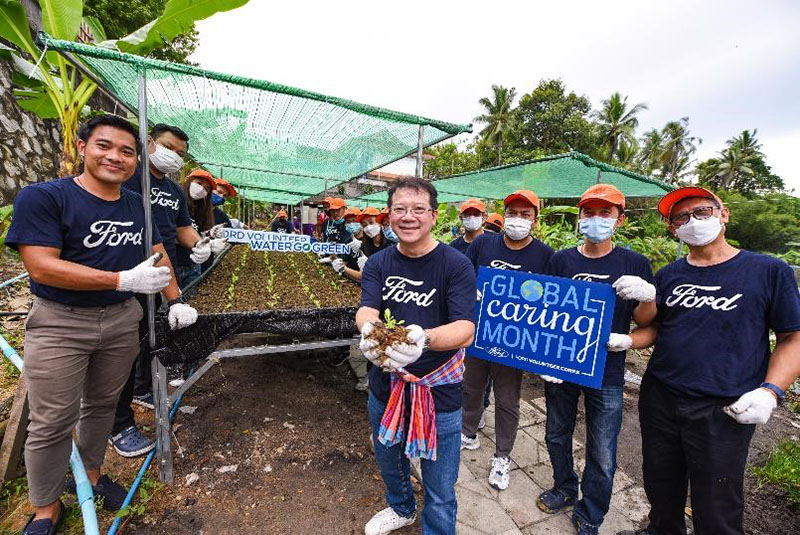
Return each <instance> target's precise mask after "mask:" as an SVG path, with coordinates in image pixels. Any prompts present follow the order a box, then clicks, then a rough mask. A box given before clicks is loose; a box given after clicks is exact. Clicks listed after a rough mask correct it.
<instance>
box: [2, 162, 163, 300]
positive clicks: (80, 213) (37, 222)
mask: <svg viewBox="0 0 800 535" xmlns="http://www.w3.org/2000/svg"><path fill="white" fill-rule="evenodd" d="M143 236H144V208H143V207H142V198H141V197H140V196H139V195H138V194H136V193H134V192H132V191H127V190H125V189H124V188H122V189H121V190H120V198H119V199H118V200H116V201H106V200H103V199H101V198H99V197H96V196H94V195H92V194H91V193H89V192H88V191H86V190H84V189H83V188H81V187H80V186H79V185H78V184H76V183H75V180H73V178H72V177H67V178H58V179H55V180H51V181H49V182H40V183H38V184H31V185H30V186H26V187H25V188H23V189H22V191H20V192H19V195H17V198H16V199H15V200H14V218H13V219H12V221H11V227H10V228H9V229H8V235H7V236H6V245H8V246H9V247H12V248H13V249H19V246H20V245H40V246H44V247H55V248H57V249H60V250H61V254H60V255H59V258H61V259H62V260H67V261H69V262H74V263H76V264H81V265H84V266H88V267H91V268H95V269H101V270H103V271H124V270H126V269H131V268H132V267H134V266H135V265H136V264H139V263H140V262H142V261H143V260H144V240H143ZM153 243H154V244H157V243H161V236H160V235H159V233H158V229H157V228H156V227H155V226H154V227H153ZM31 292H33V293H34V294H35V295H37V296H39V297H44V298H45V299H50V300H52V301H56V302H58V303H62V304H64V305H70V306H78V307H96V306H106V305H113V304H116V303H121V302H122V301H125V300H126V299H129V298H130V297H132V296H133V294H132V293H131V292H117V291H114V290H65V289H62V288H56V287H54V286H47V285H45V284H40V283H38V282H36V281H35V280H33V279H31Z"/></svg>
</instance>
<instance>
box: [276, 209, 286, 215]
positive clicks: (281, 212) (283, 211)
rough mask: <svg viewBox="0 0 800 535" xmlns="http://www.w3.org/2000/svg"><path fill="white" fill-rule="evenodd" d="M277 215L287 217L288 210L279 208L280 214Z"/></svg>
mask: <svg viewBox="0 0 800 535" xmlns="http://www.w3.org/2000/svg"><path fill="white" fill-rule="evenodd" d="M275 217H287V216H286V210H278V215H277V216H275Z"/></svg>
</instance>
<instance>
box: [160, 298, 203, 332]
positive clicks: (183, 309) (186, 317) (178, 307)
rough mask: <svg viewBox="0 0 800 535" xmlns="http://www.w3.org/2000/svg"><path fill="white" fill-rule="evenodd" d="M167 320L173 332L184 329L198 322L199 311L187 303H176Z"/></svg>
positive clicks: (170, 309)
mask: <svg viewBox="0 0 800 535" xmlns="http://www.w3.org/2000/svg"><path fill="white" fill-rule="evenodd" d="M167 320H168V321H169V328H170V329H171V330H173V331H174V330H175V329H183V328H184V327H188V326H189V325H193V324H194V322H195V321H197V311H196V310H195V309H193V308H192V307H191V306H189V305H187V304H186V303H175V304H174V305H172V306H171V307H169V313H168V314H167Z"/></svg>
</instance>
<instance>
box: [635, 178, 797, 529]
mask: <svg viewBox="0 0 800 535" xmlns="http://www.w3.org/2000/svg"><path fill="white" fill-rule="evenodd" d="M658 211H659V212H660V213H661V215H662V216H663V217H664V218H665V219H666V220H667V221H668V222H669V230H670V232H672V234H673V235H675V236H676V237H678V238H679V239H681V240H682V241H683V242H684V243H686V244H687V245H688V246H689V254H688V256H686V257H684V258H681V259H679V260H677V261H676V262H673V263H672V264H670V265H668V266H666V267H664V268H662V269H661V270H660V271H659V272H658V273H657V274H656V277H655V279H656V289H657V297H656V304H657V306H658V315H657V316H656V323H654V324H653V326H651V327H646V328H644V329H637V330H636V331H634V332H633V333H632V334H631V337H632V339H633V340H632V342H633V347H634V348H641V347H646V346H648V345H650V344H651V343H652V342H653V340H655V349H654V350H653V356H652V357H651V359H650V362H649V363H648V366H647V372H646V373H645V375H644V377H643V379H642V386H641V391H640V397H639V421H640V423H641V428H642V454H643V474H644V488H645V491H646V493H647V498H648V500H649V501H650V515H649V516H650V525H649V527H647V528H645V529H642V530H638V531H636V532H622V533H628V534H631V533H637V534H641V535H646V534H662V533H664V534H672V533H686V525H685V521H684V507H685V505H686V495H687V487H688V486H689V485H691V488H692V513H693V514H692V521H693V523H694V532H695V533H696V534H698V535H704V534H708V533H714V534H741V533H743V528H742V517H743V513H744V496H743V488H742V486H743V480H744V470H745V465H746V462H747V450H748V447H749V445H750V439H751V438H752V436H753V431H754V430H755V424H765V423H767V421H768V420H769V418H770V415H771V414H772V411H773V410H774V409H775V407H776V406H777V404H778V402H779V401H780V400H781V398H783V394H784V391H785V390H786V389H787V388H788V387H789V385H790V384H791V383H792V382H793V381H794V380H795V378H796V377H797V376H798V374H800V358H798V355H800V332H798V331H800V295H798V290H797V283H796V282H795V278H794V274H793V272H792V269H791V268H790V267H789V266H788V265H787V264H786V263H785V262H783V261H782V260H778V259H776V258H773V257H770V256H766V255H761V254H757V253H752V252H749V251H742V250H739V249H737V248H735V247H733V246H732V245H730V244H729V243H728V242H727V241H726V240H725V225H726V223H728V220H729V218H730V213H729V212H728V209H727V208H725V206H724V205H723V204H722V201H721V200H720V199H719V198H718V197H717V196H716V195H714V194H713V193H712V192H710V191H708V190H706V189H703V188H699V187H685V188H680V189H677V190H674V191H672V192H670V193H668V194H667V195H665V196H664V197H663V198H662V199H661V201H660V202H659V204H658ZM770 330H772V331H773V332H774V333H775V336H776V339H777V343H776V345H775V348H774V349H773V350H772V351H770V342H769V331H770ZM643 334H644V335H645V336H642V335H643Z"/></svg>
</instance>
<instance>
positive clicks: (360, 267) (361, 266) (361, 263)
mask: <svg viewBox="0 0 800 535" xmlns="http://www.w3.org/2000/svg"><path fill="white" fill-rule="evenodd" d="M356 262H358V270H359V271H364V265H365V264H366V263H367V257H366V256H364V255H363V254H362V255H361V256H359V257H358V259H357V260H356Z"/></svg>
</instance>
